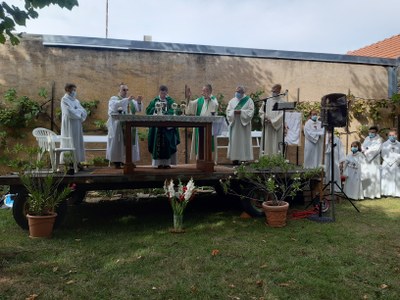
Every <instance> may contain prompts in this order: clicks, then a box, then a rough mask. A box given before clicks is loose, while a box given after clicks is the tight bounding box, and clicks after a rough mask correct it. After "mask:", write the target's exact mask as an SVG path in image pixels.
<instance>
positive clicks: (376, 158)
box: [361, 126, 382, 199]
mask: <svg viewBox="0 0 400 300" xmlns="http://www.w3.org/2000/svg"><path fill="white" fill-rule="evenodd" d="M381 146H382V138H381V137H380V136H379V134H378V127H377V126H371V127H370V128H369V133H368V136H367V137H366V138H365V140H364V142H363V143H362V145H361V149H362V152H363V153H364V155H365V164H364V166H363V173H364V175H363V177H364V178H365V181H363V184H364V185H363V189H364V197H365V198H370V199H374V198H380V197H381V171H380V166H381V156H380V152H381Z"/></svg>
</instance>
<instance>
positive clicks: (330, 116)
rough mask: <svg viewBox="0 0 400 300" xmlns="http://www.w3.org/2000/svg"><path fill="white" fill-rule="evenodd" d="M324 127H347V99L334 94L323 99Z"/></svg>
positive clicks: (322, 114) (322, 120) (322, 119)
mask: <svg viewBox="0 0 400 300" xmlns="http://www.w3.org/2000/svg"><path fill="white" fill-rule="evenodd" d="M321 122H322V126H328V127H345V126H346V125H347V97H346V95H345V94H339V93H333V94H328V95H325V96H323V97H322V98H321Z"/></svg>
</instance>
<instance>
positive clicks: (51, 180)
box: [20, 171, 73, 237]
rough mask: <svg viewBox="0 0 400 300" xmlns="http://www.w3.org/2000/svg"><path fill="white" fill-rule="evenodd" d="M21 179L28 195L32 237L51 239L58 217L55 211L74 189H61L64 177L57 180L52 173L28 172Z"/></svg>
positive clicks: (29, 222) (28, 216)
mask: <svg viewBox="0 0 400 300" xmlns="http://www.w3.org/2000/svg"><path fill="white" fill-rule="evenodd" d="M20 179H21V182H22V184H23V185H24V187H25V189H26V191H27V193H28V196H27V211H28V214H27V218H28V224H29V235H30V237H50V236H51V234H52V231H53V225H54V222H55V219H56V217H57V213H56V212H55V209H56V208H57V207H58V205H59V204H60V203H61V202H63V201H65V200H66V199H67V198H68V197H69V196H70V194H71V192H72V190H73V189H72V187H70V186H68V187H61V181H62V177H59V178H56V177H54V176H53V174H52V173H43V172H39V171H26V172H24V173H23V174H21V175H20ZM37 230H39V232H37Z"/></svg>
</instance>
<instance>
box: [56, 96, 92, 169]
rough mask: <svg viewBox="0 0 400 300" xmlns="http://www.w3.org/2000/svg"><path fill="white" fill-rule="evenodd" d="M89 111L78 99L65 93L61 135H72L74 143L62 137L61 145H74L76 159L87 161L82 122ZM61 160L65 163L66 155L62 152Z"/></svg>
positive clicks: (62, 100)
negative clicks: (69, 142) (70, 143)
mask: <svg viewBox="0 0 400 300" xmlns="http://www.w3.org/2000/svg"><path fill="white" fill-rule="evenodd" d="M86 117H87V112H86V110H85V109H84V108H83V107H82V105H81V104H80V102H79V100H78V99H75V98H73V97H71V96H70V95H68V94H65V95H64V97H62V99H61V137H70V138H71V142H72V145H69V144H68V142H67V141H65V140H63V139H61V147H71V146H72V147H74V148H75V150H76V161H77V162H78V163H79V162H83V161H85V145H84V143H83V129H82V122H84V121H85V120H86ZM60 162H61V163H64V155H63V153H62V154H61V157H60Z"/></svg>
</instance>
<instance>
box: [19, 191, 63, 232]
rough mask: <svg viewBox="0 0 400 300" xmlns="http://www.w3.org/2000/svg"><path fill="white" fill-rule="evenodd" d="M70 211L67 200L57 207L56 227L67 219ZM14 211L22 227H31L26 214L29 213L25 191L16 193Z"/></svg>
mask: <svg viewBox="0 0 400 300" xmlns="http://www.w3.org/2000/svg"><path fill="white" fill-rule="evenodd" d="M67 211H68V203H67V201H63V202H61V203H60V205H59V206H58V207H57V209H56V213H57V218H56V221H55V223H54V228H57V227H59V226H60V225H61V224H62V223H63V222H64V220H65V217H66V215H67ZM12 213H13V217H14V220H15V222H17V224H18V225H19V227H21V228H22V229H29V227H28V219H27V218H26V214H27V213H28V207H27V194H26V193H24V192H19V193H17V194H16V196H15V198H14V204H13V207H12Z"/></svg>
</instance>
